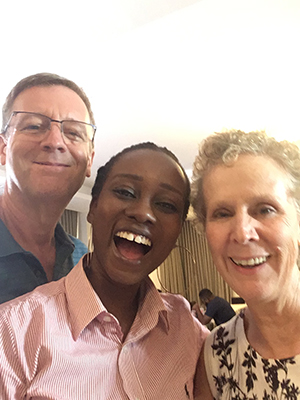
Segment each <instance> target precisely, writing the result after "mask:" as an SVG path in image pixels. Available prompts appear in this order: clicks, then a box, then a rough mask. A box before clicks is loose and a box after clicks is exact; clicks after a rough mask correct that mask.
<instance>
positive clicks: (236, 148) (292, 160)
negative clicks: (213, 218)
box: [191, 130, 300, 224]
mask: <svg viewBox="0 0 300 400" xmlns="http://www.w3.org/2000/svg"><path fill="white" fill-rule="evenodd" d="M240 154H252V155H260V156H266V157H270V158H271V159H273V160H274V161H275V162H277V163H278V165H280V167H282V168H283V169H284V170H285V171H286V173H287V174H289V175H290V177H291V192H290V194H291V196H292V197H293V198H294V200H295V204H296V207H297V211H298V213H299V214H300V149H299V148H298V147H297V146H296V145H295V144H293V143H291V142H289V141H287V140H284V141H281V142H278V141H277V140H276V139H274V138H273V137H269V136H267V134H266V133H265V132H249V133H245V132H242V131H239V130H233V131H228V132H223V133H215V134H213V135H210V136H208V137H207V138H206V139H204V140H203V142H202V143H201V144H200V147H199V152H198V155H197V156H196V159H195V162H194V169H193V178H192V186H191V189H192V195H191V197H192V198H191V204H192V206H193V208H194V210H195V213H196V215H197V218H198V220H199V221H200V222H202V223H203V224H205V219H206V210H205V203H204V196H203V178H204V176H205V174H206V173H207V172H208V171H209V170H210V169H211V168H212V167H214V166H216V165H220V164H224V165H231V164H233V163H234V162H235V161H236V160H237V158H238V156H239V155H240Z"/></svg>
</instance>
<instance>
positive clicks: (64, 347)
mask: <svg viewBox="0 0 300 400" xmlns="http://www.w3.org/2000/svg"><path fill="white" fill-rule="evenodd" d="M207 334H208V331H207V330H206V328H204V327H202V325H201V324H200V323H199V322H198V321H196V320H195V319H194V318H193V317H192V315H191V313H190V307H189V304H188V302H187V301H186V300H185V299H184V298H183V297H181V296H178V295H170V294H163V295H160V294H159V293H158V291H157V290H156V288H155V286H154V285H153V283H152V282H151V281H150V279H147V280H146V281H145V282H144V283H143V285H142V291H141V302H140V307H139V310H138V313H137V315H136V318H135V321H134V323H133V325H132V327H131V330H130V332H129V334H128V335H127V337H126V339H125V341H124V342H123V335H122V332H121V328H120V325H119V323H118V321H117V319H116V318H115V317H114V316H113V315H112V314H110V313H108V312H107V310H106V309H105V307H104V306H103V304H102V303H101V301H100V299H99V298H98V296H97V295H96V293H95V292H94V290H93V289H92V286H91V285H90V283H89V281H88V279H87V278H86V275H85V272H84V270H83V267H82V262H81V261H80V262H79V264H77V266H76V267H75V268H74V269H73V270H72V271H71V272H70V273H69V275H67V277H65V278H62V279H61V280H59V281H57V282H51V283H49V284H46V285H43V286H40V287H38V288H37V289H35V290H34V291H33V292H31V293H29V294H26V295H24V296H22V297H19V298H17V299H15V300H13V301H11V302H8V303H4V304H3V305H2V306H0V395H1V400H13V399H18V400H20V399H27V400H28V399H35V400H42V399H43V400H46V399H51V400H54V399H55V400H67V399H68V400H77V399H78V400H87V399H100V400H102V399H103V400H108V399H109V400H113V399H114V400H122V399H124V400H125V399H126V400H128V399H132V400H138V399H139V400H146V399H147V400H177V399H178V400H184V399H192V398H193V375H194V372H195V367H196V362H197V359H198V356H199V352H200V348H201V346H202V343H203V340H204V338H205V337H206V336H207Z"/></svg>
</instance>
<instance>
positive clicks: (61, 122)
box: [1, 111, 97, 143]
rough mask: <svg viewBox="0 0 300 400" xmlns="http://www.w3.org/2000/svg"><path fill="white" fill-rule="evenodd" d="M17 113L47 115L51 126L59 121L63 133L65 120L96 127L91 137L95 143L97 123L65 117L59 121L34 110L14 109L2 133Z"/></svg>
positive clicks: (3, 132)
mask: <svg viewBox="0 0 300 400" xmlns="http://www.w3.org/2000/svg"><path fill="white" fill-rule="evenodd" d="M17 114H35V115H40V116H41V117H45V118H47V119H48V120H49V121H50V127H51V122H57V123H59V124H60V131H61V133H64V132H63V129H62V124H63V122H80V123H81V124H85V125H89V126H91V127H92V128H93V129H94V134H93V137H92V139H90V140H91V142H92V143H94V138H95V134H96V130H97V127H96V125H93V124H91V123H89V122H84V121H77V120H75V119H63V120H61V121H59V120H57V119H53V118H50V117H48V116H47V115H44V114H41V113H37V112H33V111H12V113H11V114H10V117H9V119H8V121H7V124H6V125H5V127H4V129H3V131H2V132H1V135H5V133H6V131H7V129H8V128H9V124H10V122H11V120H12V118H13V117H14V116H15V115H17Z"/></svg>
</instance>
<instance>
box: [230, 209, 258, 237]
mask: <svg viewBox="0 0 300 400" xmlns="http://www.w3.org/2000/svg"><path fill="white" fill-rule="evenodd" d="M231 239H232V240H234V241H235V242H237V243H239V244H247V243H248V242H250V241H253V240H258V239H259V235H258V233H257V230H256V220H255V218H252V217H251V215H249V214H246V213H245V214H242V215H238V214H237V215H235V217H234V218H233V219H232V230H231Z"/></svg>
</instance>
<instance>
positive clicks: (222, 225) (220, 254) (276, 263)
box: [203, 155, 300, 302]
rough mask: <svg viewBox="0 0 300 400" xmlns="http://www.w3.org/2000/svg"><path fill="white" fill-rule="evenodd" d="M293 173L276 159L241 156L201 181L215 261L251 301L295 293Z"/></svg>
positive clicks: (298, 235)
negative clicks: (291, 186)
mask: <svg viewBox="0 0 300 400" xmlns="http://www.w3.org/2000/svg"><path fill="white" fill-rule="evenodd" d="M289 183H290V181H289V177H288V176H287V174H286V173H285V172H284V171H283V170H282V169H281V168H280V166H279V165H278V164H276V163H275V162H274V161H273V160H271V159H270V158H268V157H263V156H253V155H242V156H240V157H239V158H238V160H237V161H236V163H235V164H234V165H233V166H230V167H227V166H225V165H219V166H216V167H214V168H213V169H212V170H211V171H210V172H209V173H208V174H207V176H206V177H205V179H204V182H203V189H204V200H205V206H206V210H207V218H206V235H207V239H208V242H209V246H210V248H211V252H212V255H213V259H214V262H215V264H216V266H217V268H218V270H219V272H220V274H221V275H222V276H223V278H224V279H225V280H226V281H227V283H228V284H229V285H230V286H231V287H232V288H233V289H234V290H235V291H236V292H237V293H238V294H239V295H240V296H241V297H243V298H244V299H245V300H246V301H247V302H249V301H251V300H255V299H257V300H266V301H269V300H275V299H277V298H278V297H279V295H280V294H283V295H286V294H287V293H288V294H290V293H292V287H293V286H292V285H293V284H295V283H296V281H298V279H299V278H298V268H297V266H296V260H297V255H298V242H299V238H300V233H299V231H300V229H299V215H298V214H297V211H296V207H295V204H294V201H293V199H292V198H291V197H290V196H289V193H288V187H289Z"/></svg>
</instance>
